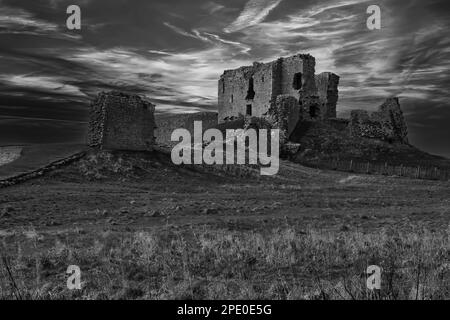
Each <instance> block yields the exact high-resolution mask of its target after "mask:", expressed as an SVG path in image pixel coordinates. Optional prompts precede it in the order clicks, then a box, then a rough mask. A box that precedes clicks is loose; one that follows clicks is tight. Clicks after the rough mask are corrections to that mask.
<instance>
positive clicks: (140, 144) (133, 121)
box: [88, 91, 155, 151]
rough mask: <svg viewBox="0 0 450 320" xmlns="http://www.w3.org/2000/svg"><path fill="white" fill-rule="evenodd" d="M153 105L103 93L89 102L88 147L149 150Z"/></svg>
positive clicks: (127, 97) (153, 121) (152, 139)
mask: <svg viewBox="0 0 450 320" xmlns="http://www.w3.org/2000/svg"><path fill="white" fill-rule="evenodd" d="M154 112H155V106H154V105H153V104H152V103H150V102H149V101H147V100H145V99H143V98H141V97H139V96H136V95H127V94H123V93H120V92H116V91H112V92H107V93H106V92H102V93H100V94H99V95H98V96H97V98H96V99H95V100H94V101H93V102H92V103H91V111H90V120H89V132H88V144H89V145H90V146H92V147H100V148H103V149H119V150H136V151H140V150H152V147H153V143H154V135H153V130H154V127H155V119H154Z"/></svg>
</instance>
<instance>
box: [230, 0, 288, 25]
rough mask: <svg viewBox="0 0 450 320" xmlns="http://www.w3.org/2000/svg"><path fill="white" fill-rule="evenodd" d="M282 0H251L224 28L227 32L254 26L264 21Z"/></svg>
mask: <svg viewBox="0 0 450 320" xmlns="http://www.w3.org/2000/svg"><path fill="white" fill-rule="evenodd" d="M281 1H282V0H249V1H248V2H247V4H246V5H245V7H244V10H243V11H242V12H241V13H240V15H239V17H237V19H236V20H235V21H233V22H232V23H231V24H230V25H229V26H228V27H226V28H225V29H224V31H225V32H227V33H230V32H236V31H239V30H242V29H244V28H247V27H250V26H254V25H256V24H258V23H260V22H261V21H263V20H264V19H265V18H266V17H267V16H268V15H269V13H270V11H272V10H273V9H275V8H276V7H277V6H278V5H279V4H280V2H281Z"/></svg>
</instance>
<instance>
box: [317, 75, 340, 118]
mask: <svg viewBox="0 0 450 320" xmlns="http://www.w3.org/2000/svg"><path fill="white" fill-rule="evenodd" d="M315 78H316V87H317V93H318V96H319V109H320V117H321V118H322V119H328V118H336V104H337V100H338V85H339V76H338V75H336V74H334V73H331V72H323V73H321V74H318V75H316V77H315Z"/></svg>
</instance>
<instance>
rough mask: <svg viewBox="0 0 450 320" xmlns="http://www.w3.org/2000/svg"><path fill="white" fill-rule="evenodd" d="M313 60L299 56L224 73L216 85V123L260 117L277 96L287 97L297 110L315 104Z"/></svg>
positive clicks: (309, 56) (305, 56)
mask: <svg viewBox="0 0 450 320" xmlns="http://www.w3.org/2000/svg"><path fill="white" fill-rule="evenodd" d="M314 72H315V59H314V57H312V56H311V55H304V54H299V55H295V56H292V57H289V58H280V59H278V60H276V61H272V62H269V63H254V64H253V66H247V67H241V68H238V69H235V70H226V71H225V72H224V73H223V75H222V76H221V77H220V80H219V83H218V106H219V123H223V122H225V121H228V120H231V119H235V118H239V117H245V116H249V117H262V116H264V115H266V114H267V112H268V110H269V108H270V107H271V104H272V102H273V101H275V100H276V97H277V96H278V95H291V96H293V97H294V98H295V99H297V104H298V107H299V108H306V109H309V106H310V105H311V104H317V99H318V97H317V88H316V85H315V79H314Z"/></svg>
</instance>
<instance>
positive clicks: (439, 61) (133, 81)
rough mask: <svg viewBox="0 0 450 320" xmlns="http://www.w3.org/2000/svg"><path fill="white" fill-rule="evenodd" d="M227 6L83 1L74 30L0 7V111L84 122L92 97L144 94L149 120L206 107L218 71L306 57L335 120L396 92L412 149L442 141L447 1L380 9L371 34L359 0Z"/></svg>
mask: <svg viewBox="0 0 450 320" xmlns="http://www.w3.org/2000/svg"><path fill="white" fill-rule="evenodd" d="M236 2H238V1H229V0H227V1H225V0H213V1H211V0H192V1H189V2H186V3H185V2H183V3H179V4H177V6H174V5H173V0H154V1H147V0H135V1H133V5H132V6H130V5H128V3H127V1H126V0H116V1H109V0H96V1H89V0H83V2H82V12H83V15H82V17H83V18H82V30H81V32H79V33H73V32H68V31H67V30H65V25H64V17H65V8H64V6H65V5H66V2H64V1H60V0H57V1H56V0H40V1H34V2H30V1H28V0H0V9H1V10H0V60H1V61H0V75H1V76H0V114H10V115H12V114H14V115H16V116H22V117H44V118H47V119H51V118H52V117H54V118H58V119H70V118H76V119H80V120H81V121H84V120H85V119H84V118H85V117H86V110H87V105H88V101H89V100H90V99H91V98H92V97H93V96H94V95H95V94H97V93H98V92H99V91H103V90H122V91H126V92H129V93H136V94H142V95H147V96H148V97H149V98H151V99H153V101H154V102H155V103H156V104H157V106H158V112H164V110H165V111H166V112H171V113H177V112H181V111H186V112H188V111H197V110H215V108H216V104H217V79H218V78H219V76H220V74H221V73H222V72H223V71H224V70H226V69H234V68H237V67H239V66H242V65H249V64H251V63H252V62H253V61H271V60H273V59H276V58H278V57H280V56H289V55H292V54H297V53H310V54H312V55H313V56H314V57H315V58H316V72H317V73H319V72H322V71H333V72H335V73H337V74H339V75H340V76H341V81H340V88H339V90H340V96H339V103H338V114H339V115H344V116H345V115H346V114H347V113H348V111H349V110H351V109H354V108H363V109H367V110H373V109H375V108H376V107H377V106H378V105H380V104H381V103H382V102H383V100H384V99H385V98H386V97H387V96H391V95H398V96H400V97H401V103H402V107H403V108H404V110H405V113H406V114H407V115H408V117H409V118H408V119H409V120H411V121H412V123H414V125H413V126H412V129H411V136H412V141H413V142H415V141H419V142H421V143H422V144H423V145H425V146H426V144H425V143H424V141H423V140H421V139H420V136H421V134H423V135H424V136H425V135H426V136H427V137H430V136H433V135H434V134H435V135H437V134H440V135H441V136H436V137H435V138H434V139H435V140H443V139H444V138H443V136H442V135H445V134H447V136H446V139H447V141H448V139H450V135H448V130H446V129H444V128H443V126H447V125H445V124H444V123H445V121H447V123H448V121H449V120H450V118H449V114H448V112H447V111H445V110H447V109H448V104H449V101H450V94H449V93H448V83H449V82H450V74H449V73H448V66H449V65H450V55H449V53H450V40H449V39H448V37H447V33H448V29H449V27H450V19H448V12H449V11H448V10H447V9H449V5H448V3H447V2H448V1H447V2H446V1H444V0H433V1H427V2H423V1H422V2H419V1H413V2H411V3H409V4H408V5H405V4H404V3H401V2H398V1H394V0H379V2H378V5H379V6H380V7H381V14H382V29H381V30H377V31H370V30H368V29H367V28H366V19H367V13H366V9H367V6H368V4H369V2H367V1H359V0H358V1H357V0H338V1H332V0H319V1H316V0H302V1H298V0H258V1H257V0H250V1H247V2H246V3H244V4H243V5H242V7H241V8H237V7H236V5H235V3H236ZM370 4H371V3H370ZM125 6H126V8H127V10H124V7H125ZM30 48H32V49H30ZM415 101H416V102H415ZM2 106H7V108H5V107H2ZM11 108H13V109H11ZM446 108H447V109H446ZM443 110H444V111H443ZM428 115H432V116H433V117H435V118H436V119H434V120H433V119H430V118H429V117H428ZM439 118H442V119H444V120H445V121H444V120H442V119H440V120H438V119H439ZM433 126H435V127H433ZM421 128H422V129H421ZM423 128H426V130H428V131H427V133H423V130H425V129H423ZM421 130H422V131H421ZM433 132H434V133H433ZM438 148H442V150H444V149H445V148H447V149H446V150H448V149H449V147H448V146H447V147H445V146H442V145H441V146H439V145H438V144H436V146H435V147H434V150H438ZM448 152H450V151H448Z"/></svg>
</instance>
